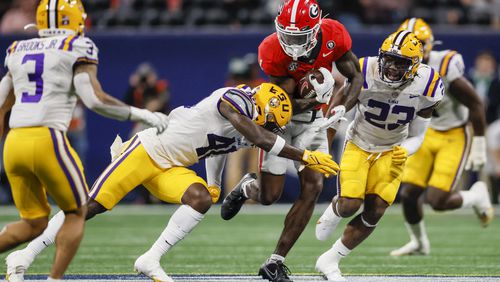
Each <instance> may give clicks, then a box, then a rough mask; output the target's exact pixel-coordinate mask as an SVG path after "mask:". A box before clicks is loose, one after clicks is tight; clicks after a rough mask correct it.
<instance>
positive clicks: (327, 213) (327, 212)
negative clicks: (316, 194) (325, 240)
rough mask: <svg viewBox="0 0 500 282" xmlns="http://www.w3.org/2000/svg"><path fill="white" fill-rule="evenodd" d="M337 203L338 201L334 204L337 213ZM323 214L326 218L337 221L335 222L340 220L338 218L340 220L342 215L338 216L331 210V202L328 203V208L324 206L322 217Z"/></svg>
mask: <svg viewBox="0 0 500 282" xmlns="http://www.w3.org/2000/svg"><path fill="white" fill-rule="evenodd" d="M337 205H338V202H337V203H336V204H335V209H336V211H337V213H338V209H337ZM323 216H324V217H325V218H326V219H328V220H331V221H334V222H337V223H338V222H340V220H342V217H340V216H338V215H337V214H336V213H335V212H333V204H332V203H330V205H328V208H326V210H325V212H324V213H323V215H322V217H323Z"/></svg>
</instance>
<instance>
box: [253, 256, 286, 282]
mask: <svg viewBox="0 0 500 282" xmlns="http://www.w3.org/2000/svg"><path fill="white" fill-rule="evenodd" d="M289 274H291V272H290V269H288V267H287V266H286V265H285V264H283V262H282V261H274V260H266V262H265V263H264V264H263V265H262V266H261V267H260V269H259V275H260V276H262V279H265V280H268V281H272V282H292V280H291V279H290V278H289V277H288V275H289Z"/></svg>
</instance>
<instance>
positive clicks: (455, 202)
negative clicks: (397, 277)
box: [391, 18, 493, 256]
mask: <svg viewBox="0 0 500 282" xmlns="http://www.w3.org/2000/svg"><path fill="white" fill-rule="evenodd" d="M403 29H406V30H409V31H411V32H413V33H414V34H415V35H416V37H417V38H418V39H419V40H420V41H421V42H422V44H423V45H424V63H425V64H428V65H429V66H430V67H432V68H433V69H434V70H435V71H436V72H439V74H440V75H441V77H442V79H443V82H444V85H445V89H446V95H445V96H444V99H443V101H442V103H441V104H440V105H439V106H438V107H437V108H436V110H435V111H434V113H433V116H432V119H431V123H430V125H429V127H430V128H429V130H428V131H427V134H426V135H425V139H424V142H423V144H422V147H421V148H420V149H419V150H418V151H417V153H415V155H413V156H412V157H411V158H409V159H408V163H407V166H406V168H405V173H404V176H403V185H402V187H401V189H402V191H401V200H402V204H403V213H404V216H405V220H406V227H407V229H408V233H409V235H410V242H409V243H407V244H406V245H404V246H403V247H401V248H399V249H396V250H393V251H392V252H391V255H392V256H402V255H409V254H423V255H427V254H429V253H430V243H429V239H428V237H427V233H426V231H425V225H424V221H423V220H422V219H423V210H422V201H419V200H418V199H419V198H420V196H421V195H422V194H423V193H424V192H425V196H424V197H425V199H426V202H428V203H429V204H430V206H431V207H432V208H433V209H434V210H438V211H444V210H453V209H458V208H462V207H465V208H466V207H472V208H474V210H475V211H476V213H477V215H478V217H479V219H480V221H481V223H482V225H483V226H484V227H486V226H488V224H489V223H490V222H491V220H492V219H493V208H492V206H491V203H490V198H489V194H488V188H487V187H486V184H485V183H484V182H482V181H478V182H476V183H475V184H474V185H472V187H471V189H470V190H469V191H457V190H456V189H455V188H456V184H457V182H459V180H460V177H461V176H462V172H463V170H464V168H469V169H473V170H478V169H479V168H480V167H482V166H483V165H484V163H485V161H486V141H485V137H484V134H485V127H486V117H485V111H484V106H483V103H482V102H481V99H480V98H479V96H478V94H477V93H476V92H475V90H474V88H473V87H472V86H471V84H470V83H469V82H468V81H467V79H466V78H465V77H464V69H465V67H464V62H463V60H462V56H461V55H460V54H459V53H457V52H456V51H453V50H444V51H433V50H432V48H433V46H434V36H433V35H432V30H431V28H430V26H429V25H428V24H427V23H426V22H425V21H424V20H422V19H419V18H411V19H408V20H406V21H405V22H404V23H403V24H402V25H401V27H400V30H403ZM468 122H471V123H472V129H473V132H470V126H469V125H468Z"/></svg>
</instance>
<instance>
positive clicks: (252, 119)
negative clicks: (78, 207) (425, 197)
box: [12, 83, 338, 281]
mask: <svg viewBox="0 0 500 282" xmlns="http://www.w3.org/2000/svg"><path fill="white" fill-rule="evenodd" d="M254 91H255V92H250V90H249V89H248V88H233V87H228V88H221V89H218V90H216V91H214V92H213V93H212V94H211V95H210V96H209V97H207V98H205V99H203V100H202V101H201V102H199V103H198V104H196V105H195V106H193V107H189V108H188V107H179V108H176V109H174V110H173V111H172V112H171V113H170V116H169V125H168V128H167V129H166V130H165V131H164V132H163V133H161V134H159V135H158V134H157V130H156V129H155V128H151V129H147V130H144V131H141V132H139V133H138V134H137V135H136V136H134V137H133V138H132V139H131V140H130V141H128V142H127V143H126V144H125V145H122V144H121V142H120V140H117V141H116V142H115V143H114V144H113V145H112V155H113V161H112V162H111V164H110V165H109V166H108V167H107V168H106V169H105V170H104V171H103V173H102V174H101V175H100V176H99V178H98V179H97V180H96V182H95V183H94V185H93V187H92V190H91V191H90V194H89V196H90V198H91V199H90V201H89V204H88V214H87V219H89V218H92V217H93V216H95V215H96V214H99V213H102V212H105V211H107V210H110V209H112V208H113V207H114V206H115V205H116V204H117V203H118V202H119V201H120V200H121V199H122V198H123V197H124V196H125V195H126V194H127V193H128V192H130V191H131V190H132V189H134V188H135V187H136V186H138V185H140V184H143V185H144V186H145V187H146V188H147V189H148V190H149V191H150V192H151V193H152V194H153V195H155V196H156V197H157V198H159V199H160V200H162V201H164V202H168V203H176V204H181V206H180V207H179V208H178V209H177V210H176V211H175V213H174V214H173V215H172V217H171V218H170V220H169V222H168V225H167V227H166V228H165V230H164V231H163V232H162V234H161V235H160V237H159V238H158V240H157V241H156V242H155V243H154V244H153V246H152V247H151V249H150V250H148V251H147V252H146V253H144V254H143V255H141V256H140V257H139V258H138V259H137V260H136V262H135V264H134V268H135V270H136V271H138V272H139V273H144V274H145V275H147V276H149V277H151V278H152V279H153V280H155V281H172V279H171V278H170V277H169V276H168V275H167V274H166V273H165V272H164V271H163V269H162V268H161V266H160V258H161V257H162V256H163V255H164V254H165V253H166V252H167V251H168V250H169V249H170V248H171V247H172V246H174V245H175V244H176V243H177V242H178V241H180V240H182V239H183V238H184V237H185V236H187V234H189V232H191V230H193V228H194V227H195V226H196V225H197V224H198V223H199V222H200V221H201V220H202V219H203V217H204V214H205V213H206V212H207V211H208V209H209V208H210V206H211V205H212V202H216V201H217V199H218V198H219V193H220V182H221V179H220V178H221V175H222V167H221V166H220V162H219V160H218V158H219V157H220V155H224V154H227V153H230V152H233V151H236V150H238V148H240V147H242V146H246V144H247V142H249V143H251V144H254V145H255V146H257V147H259V148H262V149H263V150H266V151H267V152H269V153H270V154H273V155H279V156H281V157H284V158H288V159H292V160H295V161H300V162H301V163H302V164H303V165H305V166H306V167H308V168H310V169H312V170H314V171H317V172H319V173H323V174H326V175H331V174H336V173H337V171H338V165H337V164H336V163H335V162H334V161H333V160H332V159H331V156H330V155H328V154H325V153H322V152H320V151H309V150H300V149H297V148H295V147H292V146H290V145H287V144H286V143H285V140H284V139H283V138H281V137H279V136H277V135H275V134H273V133H272V132H271V131H274V132H278V131H282V130H284V128H285V125H286V124H287V123H288V121H289V120H290V118H291V115H292V110H293V109H292V105H291V102H290V99H289V98H288V95H287V94H286V93H285V92H284V91H283V90H282V89H281V88H279V87H278V86H276V85H273V84H270V83H263V84H261V85H260V86H259V87H257V88H256V89H255V90H254ZM254 93H255V94H254ZM252 94H254V95H252ZM259 125H260V126H259ZM264 128H266V129H268V130H265V129H264ZM113 152H114V153H113ZM209 157H212V158H209ZM204 158H207V159H206V167H207V178H208V181H207V182H208V183H207V182H205V180H203V179H202V178H200V177H199V176H197V175H196V173H195V172H194V171H192V170H190V169H188V168H187V167H189V166H191V165H193V164H195V163H197V162H198V161H199V160H201V159H204ZM62 217H63V215H62V214H58V215H56V216H55V217H54V218H53V219H52V220H51V222H50V223H49V227H48V228H47V231H45V232H44V233H43V234H42V236H40V237H38V238H37V239H36V240H34V241H33V242H31V243H30V244H29V245H28V247H27V248H26V249H24V250H21V251H19V252H18V255H17V257H18V258H19V259H18V261H19V262H20V263H21V266H22V267H23V268H24V269H26V268H27V267H28V266H29V265H30V264H31V262H32V261H33V259H34V257H35V255H37V254H38V253H40V252H41V251H42V250H43V249H44V248H45V247H46V244H50V243H53V242H54V234H55V232H56V230H57V229H58V228H59V226H60V221H61V218H62ZM12 266H15V265H12ZM17 266H19V265H17Z"/></svg>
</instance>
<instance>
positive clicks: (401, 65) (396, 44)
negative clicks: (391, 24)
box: [378, 30, 423, 87]
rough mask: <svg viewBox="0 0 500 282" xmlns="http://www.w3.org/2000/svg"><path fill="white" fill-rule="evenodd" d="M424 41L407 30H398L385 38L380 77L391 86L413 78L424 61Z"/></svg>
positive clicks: (380, 59)
mask: <svg viewBox="0 0 500 282" xmlns="http://www.w3.org/2000/svg"><path fill="white" fill-rule="evenodd" d="M422 48H423V47H422V43H421V42H420V40H418V39H417V37H416V36H415V35H414V34H413V33H411V32H409V31H407V30H401V31H397V32H395V33H393V34H391V35H389V37H387V39H385V40H384V42H383V43H382V46H381V47H380V50H379V56H378V64H379V75H380V78H381V79H382V80H383V81H384V82H387V83H388V84H389V85H391V86H396V87H397V86H400V85H402V84H403V83H405V82H406V81H408V80H411V79H413V77H414V76H415V74H416V73H417V70H418V66H419V65H420V62H422V57H423V53H422Z"/></svg>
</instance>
